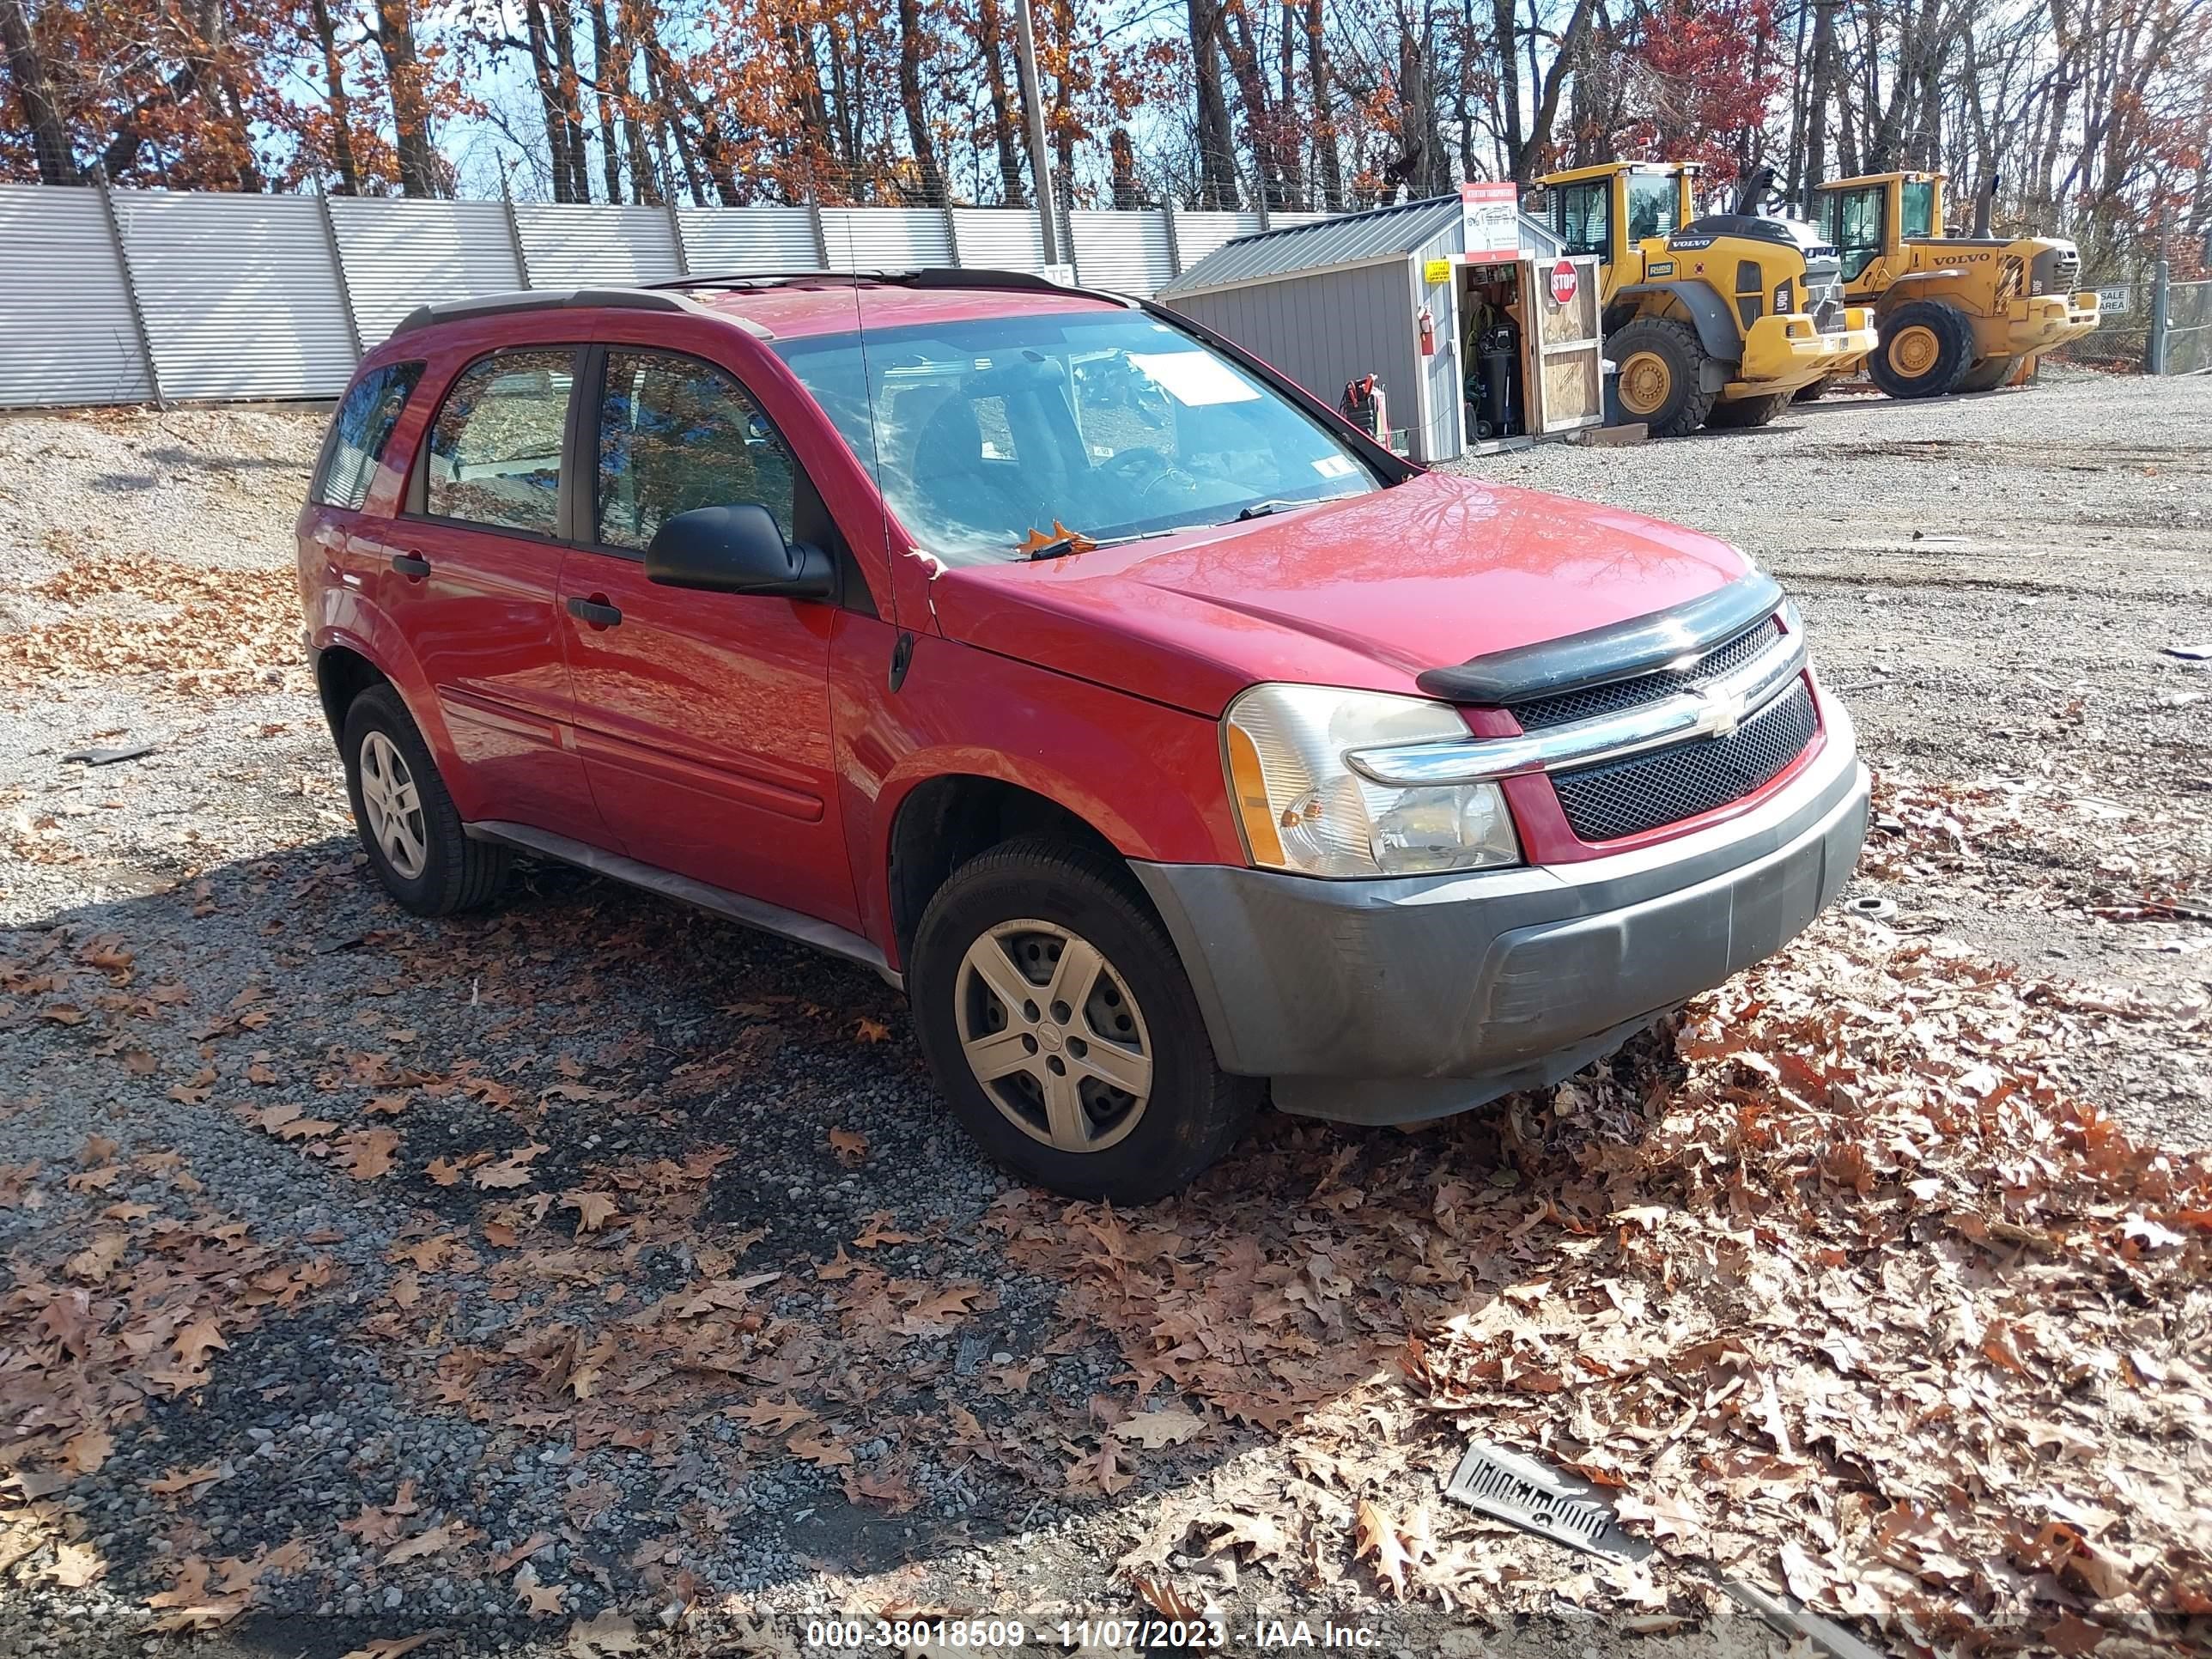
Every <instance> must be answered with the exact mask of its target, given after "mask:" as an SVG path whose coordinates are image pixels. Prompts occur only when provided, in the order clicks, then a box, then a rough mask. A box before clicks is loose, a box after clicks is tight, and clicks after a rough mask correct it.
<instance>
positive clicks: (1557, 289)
mask: <svg viewBox="0 0 2212 1659" xmlns="http://www.w3.org/2000/svg"><path fill="white" fill-rule="evenodd" d="M1574 297H1575V268H1574V266H1573V265H1572V264H1570V263H1569V262H1568V261H1566V260H1565V259H1562V260H1560V261H1559V264H1555V265H1553V267H1552V303H1553V305H1559V306H1563V305H1565V304H1566V302H1567V301H1570V300H1571V299H1573V298H1574Z"/></svg>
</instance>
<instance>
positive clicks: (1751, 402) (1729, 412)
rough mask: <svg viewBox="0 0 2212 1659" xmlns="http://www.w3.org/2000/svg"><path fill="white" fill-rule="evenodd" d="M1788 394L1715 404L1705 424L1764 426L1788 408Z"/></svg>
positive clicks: (1766, 395)
mask: <svg viewBox="0 0 2212 1659" xmlns="http://www.w3.org/2000/svg"><path fill="white" fill-rule="evenodd" d="M1789 407H1790V393H1789V392H1767V393H1765V395H1764V396H1762V397H1757V398H1734V399H1731V400H1730V401H1729V402H1728V403H1724V404H1714V405H1713V412H1712V413H1711V414H1710V415H1708V416H1705V424H1706V425H1707V426H1714V427H1752V426H1765V424H1766V423H1767V422H1769V421H1771V420H1772V419H1773V418H1774V417H1775V416H1777V415H1779V414H1780V413H1781V412H1782V411H1783V410H1785V409H1787V408H1789Z"/></svg>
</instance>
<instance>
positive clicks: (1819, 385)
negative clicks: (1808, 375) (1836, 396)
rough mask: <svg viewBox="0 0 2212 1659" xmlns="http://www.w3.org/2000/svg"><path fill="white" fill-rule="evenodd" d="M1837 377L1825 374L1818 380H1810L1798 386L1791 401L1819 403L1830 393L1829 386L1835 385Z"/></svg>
mask: <svg viewBox="0 0 2212 1659" xmlns="http://www.w3.org/2000/svg"><path fill="white" fill-rule="evenodd" d="M1837 378H1838V377H1837V376H1835V375H1833V374H1823V375H1822V376H1821V377H1820V379H1819V380H1808V381H1806V382H1805V384H1804V385H1802V386H1799V387H1798V388H1797V391H1796V395H1795V396H1794V397H1793V398H1791V399H1790V401H1791V402H1792V403H1799V404H1817V403H1819V402H1820V399H1821V398H1825V397H1826V396H1827V395H1828V388H1829V387H1830V386H1833V385H1835V383H1836V380H1837Z"/></svg>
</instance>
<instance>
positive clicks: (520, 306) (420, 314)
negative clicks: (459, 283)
mask: <svg viewBox="0 0 2212 1659" xmlns="http://www.w3.org/2000/svg"><path fill="white" fill-rule="evenodd" d="M660 286H673V284H667V285H662V284H656V285H654V287H653V288H645V287H639V288H572V289H511V290H509V291H507V292H506V293H502V294H479V295H475V296H474V297H473V298H471V299H466V300H441V301H439V302H438V303H437V304H435V305H427V306H417V307H415V309H414V310H412V311H410V312H409V313H407V314H406V316H404V317H403V318H401V319H400V321H399V326H398V327H397V328H395V329H393V330H392V333H393V334H394V335H400V334H406V333H410V332H411V331H414V330H416V329H418V328H428V327H430V326H431V325H433V324H435V323H453V322H459V321H462V320H464V319H469V318H474V317H498V316H504V315H507V314H508V313H515V312H526V311H578V310H584V309H587V308H588V309H593V310H606V311H685V312H692V313H704V312H705V311H706V309H707V308H706V307H704V306H702V305H701V304H700V303H699V302H698V301H696V300H690V299H686V298H685V297H684V295H681V294H665V293H659V292H657V291H655V290H656V289H657V288H659V287H660Z"/></svg>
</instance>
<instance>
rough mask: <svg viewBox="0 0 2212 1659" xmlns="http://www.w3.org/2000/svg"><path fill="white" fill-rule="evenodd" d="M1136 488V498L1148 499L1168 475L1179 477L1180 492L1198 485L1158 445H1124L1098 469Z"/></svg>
mask: <svg viewBox="0 0 2212 1659" xmlns="http://www.w3.org/2000/svg"><path fill="white" fill-rule="evenodd" d="M1098 470H1099V471H1101V472H1103V473H1105V474H1106V475H1107V476H1108V477H1110V478H1112V479H1113V480H1114V481H1115V483H1119V484H1121V485H1123V486H1125V487H1126V488H1127V489H1133V490H1134V491H1135V492H1136V495H1137V499H1138V500H1139V501H1150V500H1152V496H1153V495H1154V494H1155V493H1157V492H1158V489H1159V488H1160V486H1161V485H1162V484H1164V483H1168V482H1169V480H1170V479H1180V480H1181V481H1182V482H1181V483H1179V484H1178V485H1177V486H1176V488H1177V489H1178V490H1179V491H1180V492H1181V493H1182V494H1183V495H1189V494H1191V493H1192V492H1193V491H1194V490H1195V489H1197V488H1198V479H1197V478H1196V477H1194V475H1193V474H1191V473H1188V472H1186V471H1183V470H1182V468H1181V467H1179V466H1177V465H1176V464H1175V463H1174V462H1173V461H1170V459H1168V458H1167V457H1166V456H1164V455H1163V454H1162V453H1160V452H1159V451H1158V450H1157V449H1150V448H1146V449H1125V450H1123V451H1122V452H1121V453H1120V454H1118V455H1116V456H1115V457H1114V459H1111V460H1109V461H1108V462H1107V463H1106V464H1105V465H1103V466H1102V467H1100V468H1099V469H1098Z"/></svg>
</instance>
